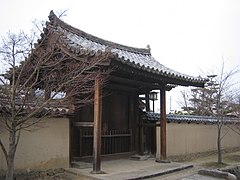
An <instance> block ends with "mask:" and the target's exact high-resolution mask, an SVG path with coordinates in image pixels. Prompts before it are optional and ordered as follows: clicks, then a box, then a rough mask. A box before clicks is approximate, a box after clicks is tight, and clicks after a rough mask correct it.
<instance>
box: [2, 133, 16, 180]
mask: <svg viewBox="0 0 240 180" xmlns="http://www.w3.org/2000/svg"><path fill="white" fill-rule="evenodd" d="M15 133H16V132H10V137H9V150H8V158H7V173H6V178H5V180H13V174H14V158H15V152H16V138H15Z"/></svg>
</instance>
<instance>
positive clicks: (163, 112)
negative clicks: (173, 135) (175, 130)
mask: <svg viewBox="0 0 240 180" xmlns="http://www.w3.org/2000/svg"><path fill="white" fill-rule="evenodd" d="M160 108H161V116H160V122H161V154H160V160H166V151H167V144H166V91H165V88H162V89H161V91H160Z"/></svg>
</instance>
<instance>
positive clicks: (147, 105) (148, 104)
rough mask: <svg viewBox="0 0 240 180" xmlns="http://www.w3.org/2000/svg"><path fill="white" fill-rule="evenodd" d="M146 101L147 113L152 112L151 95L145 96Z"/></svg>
mask: <svg viewBox="0 0 240 180" xmlns="http://www.w3.org/2000/svg"><path fill="white" fill-rule="evenodd" d="M145 101H146V111H147V112H149V111H150V102H149V93H147V94H145Z"/></svg>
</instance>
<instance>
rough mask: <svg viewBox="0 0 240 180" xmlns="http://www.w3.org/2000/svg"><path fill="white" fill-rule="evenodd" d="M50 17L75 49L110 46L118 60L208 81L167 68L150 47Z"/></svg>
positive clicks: (94, 49)
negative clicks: (115, 39)
mask: <svg viewBox="0 0 240 180" xmlns="http://www.w3.org/2000/svg"><path fill="white" fill-rule="evenodd" d="M49 19H50V24H51V25H50V26H49V27H51V28H52V31H54V32H55V33H59V34H61V35H62V36H60V37H61V38H62V42H63V43H65V44H66V46H68V47H69V48H70V49H72V50H73V51H75V50H74V49H76V48H78V49H82V50H85V51H92V52H93V53H94V52H95V53H96V52H98V51H102V52H104V51H106V50H107V48H109V49H111V52H112V53H113V55H115V57H116V59H117V60H118V61H120V62H122V63H124V64H127V65H129V66H132V67H135V68H138V69H141V70H144V71H147V72H151V73H154V74H157V75H160V76H164V77H168V78H173V79H179V80H183V81H186V82H191V83H199V84H201V86H203V85H204V83H205V81H206V79H203V78H198V77H193V76H189V75H185V74H182V73H179V72H177V71H174V70H172V69H170V68H167V67H166V66H164V65H162V64H161V63H160V62H158V61H157V60H155V59H154V58H153V57H152V56H151V53H150V50H149V49H138V48H133V47H128V46H124V45H120V44H117V43H113V42H110V41H106V40H103V39H100V38H98V37H95V36H92V35H90V34H87V33H85V32H83V31H81V30H79V29H76V28H74V27H72V26H70V25H68V24H66V23H64V22H63V21H61V20H60V19H58V18H57V17H56V16H55V14H54V13H53V12H51V13H50V15H49Z"/></svg>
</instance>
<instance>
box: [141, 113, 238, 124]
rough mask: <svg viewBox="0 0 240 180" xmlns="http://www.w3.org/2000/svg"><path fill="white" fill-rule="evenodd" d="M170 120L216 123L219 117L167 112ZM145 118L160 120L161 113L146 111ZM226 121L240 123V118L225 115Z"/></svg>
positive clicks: (176, 121)
mask: <svg viewBox="0 0 240 180" xmlns="http://www.w3.org/2000/svg"><path fill="white" fill-rule="evenodd" d="M166 118H167V121H168V122H174V123H205V124H206V123H208V124H216V123H217V118H216V117H212V116H197V115H177V114H167V116H166ZM144 119H146V120H149V121H159V120H160V114H159V113H153V112H146V114H145V115H144ZM224 121H225V123H228V124H240V118H230V117H224Z"/></svg>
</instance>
